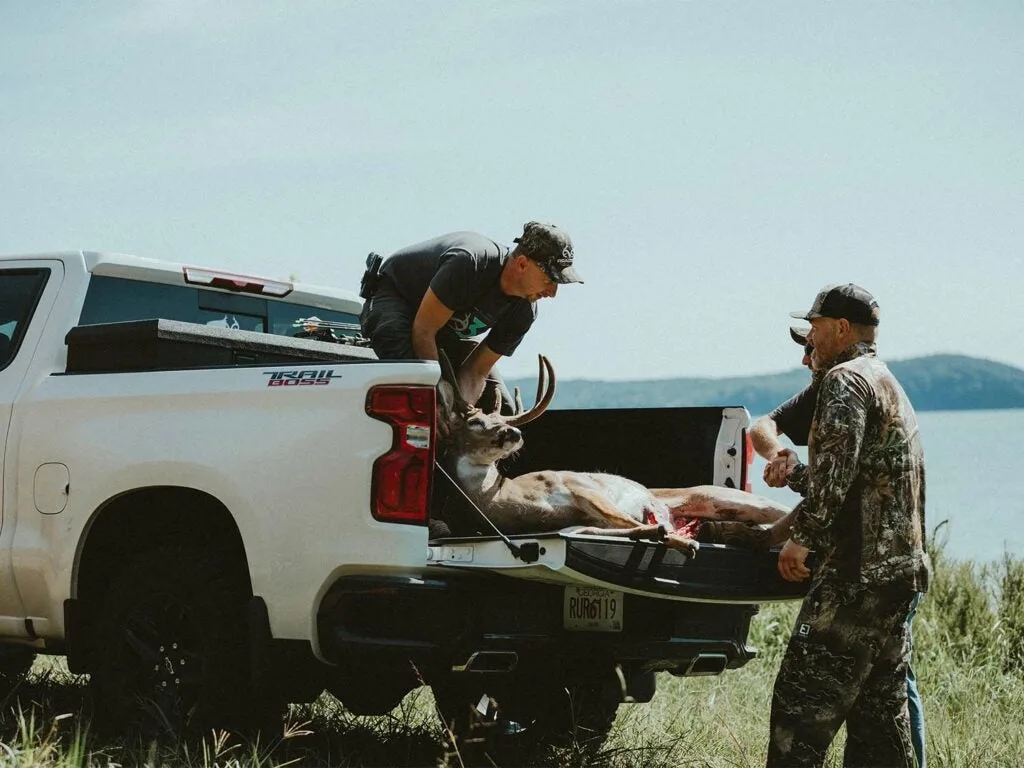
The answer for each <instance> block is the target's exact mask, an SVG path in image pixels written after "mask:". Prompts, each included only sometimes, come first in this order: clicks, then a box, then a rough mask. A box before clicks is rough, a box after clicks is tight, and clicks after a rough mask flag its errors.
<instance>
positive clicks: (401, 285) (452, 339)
mask: <svg viewBox="0 0 1024 768" xmlns="http://www.w3.org/2000/svg"><path fill="white" fill-rule="evenodd" d="M515 243H516V246H515V248H510V247H509V246H507V245H502V244H500V243H498V242H496V241H494V240H492V239H491V238H489V237H485V236H484V235H480V234H477V233H475V232H452V233H450V234H447V235H441V236H440V237H435V238H434V239H432V240H427V241H425V242H422V243H417V244H415V245H410V246H409V247H407V248H403V249H402V250H400V251H397V252H395V253H393V254H392V255H391V256H390V257H388V259H387V260H385V261H384V264H383V266H382V267H381V269H380V278H379V281H378V283H377V287H376V289H375V290H374V292H373V294H372V296H370V298H368V299H367V300H366V304H365V305H364V306H363V312H362V315H361V316H360V322H361V324H362V328H363V334H364V335H365V336H366V337H367V338H369V339H370V344H371V346H372V347H373V349H374V351H375V352H376V353H377V356H378V357H380V358H381V359H420V360H437V359H438V349H439V348H440V349H443V350H444V351H445V354H446V355H447V356H448V358H449V359H450V360H451V362H452V365H454V366H456V368H457V371H458V380H459V389H460V390H461V392H462V395H463V397H464V398H465V399H466V401H467V402H470V403H475V402H477V400H478V399H479V398H480V395H481V394H482V393H483V391H484V387H485V384H486V382H487V380H488V378H490V379H492V380H494V381H495V382H496V384H497V385H498V386H499V387H501V389H504V387H503V386H502V385H501V384H500V378H499V377H497V375H496V372H494V371H493V368H494V364H495V363H496V362H497V361H498V359H499V358H501V357H503V356H506V355H511V354H512V353H513V352H514V351H515V349H516V347H518V346H519V342H520V341H522V339H523V337H524V336H525V335H526V332H527V331H528V330H529V329H530V326H531V325H533V321H534V319H535V318H536V316H537V306H536V303H537V301H538V300H539V299H542V298H547V297H550V296H554V295H555V294H556V293H557V292H558V286H559V285H560V284H562V283H582V282H583V281H582V280H581V279H580V276H579V274H577V272H576V270H575V269H574V268H573V265H572V262H573V255H574V254H573V247H572V240H571V239H570V238H569V235H568V234H567V233H565V232H564V231H562V230H561V229H559V228H558V227H556V226H554V225H552V224H542V223H540V222H536V221H531V222H528V223H527V224H525V225H524V227H523V234H522V235H520V236H519V237H518V238H516V239H515ZM485 332H486V333H487V336H486V337H485V338H484V339H483V340H482V341H479V342H475V341H472V339H474V338H475V337H477V336H480V335H481V334H483V333H485Z"/></svg>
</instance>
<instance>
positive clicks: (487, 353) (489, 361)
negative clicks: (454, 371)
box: [458, 341, 501, 403]
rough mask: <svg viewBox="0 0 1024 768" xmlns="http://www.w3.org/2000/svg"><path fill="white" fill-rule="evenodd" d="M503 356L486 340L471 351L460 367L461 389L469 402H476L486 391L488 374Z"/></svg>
mask: <svg viewBox="0 0 1024 768" xmlns="http://www.w3.org/2000/svg"><path fill="white" fill-rule="evenodd" d="M500 358H501V355H499V354H498V353H497V352H495V351H493V350H492V349H491V348H490V347H488V346H487V342H486V341H482V342H480V343H479V344H477V345H476V348H475V349H474V350H473V351H472V352H470V353H469V357H467V358H466V361H465V362H464V363H463V364H462V367H461V368H459V376H458V378H459V391H460V392H462V396H463V397H464V398H465V399H466V402H467V403H475V402H476V401H477V400H479V399H480V395H482V394H483V393H484V386H485V385H486V382H487V374H489V373H490V372H491V368H493V367H494V364H495V363H496V362H498V360H499V359H500Z"/></svg>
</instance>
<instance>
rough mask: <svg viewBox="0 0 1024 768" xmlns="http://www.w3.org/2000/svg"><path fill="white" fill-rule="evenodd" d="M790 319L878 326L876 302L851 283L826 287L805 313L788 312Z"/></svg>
mask: <svg viewBox="0 0 1024 768" xmlns="http://www.w3.org/2000/svg"><path fill="white" fill-rule="evenodd" d="M789 316H790V317H795V318H797V319H799V320H813V319H814V318H816V317H832V318H835V319H837V320H839V319H842V320H849V321H850V322H851V323H858V324H860V325H878V302H877V301H875V297H874V296H872V295H871V294H870V293H868V291H866V290H865V289H863V288H861V287H860V286H859V285H854V284H853V283H835V284H833V285H826V286H825V287H824V288H822V289H821V290H820V291H818V295H817V296H815V298H814V304H812V305H811V308H810V309H809V310H807V311H806V312H790V314H789Z"/></svg>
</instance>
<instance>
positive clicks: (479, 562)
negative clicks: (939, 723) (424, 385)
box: [429, 531, 808, 603]
mask: <svg viewBox="0 0 1024 768" xmlns="http://www.w3.org/2000/svg"><path fill="white" fill-rule="evenodd" d="M509 538H510V539H511V540H512V541H513V543H514V544H515V545H516V546H518V547H522V548H523V549H524V552H525V553H527V555H528V556H527V557H526V560H529V559H530V558H532V557H534V556H535V557H536V560H535V561H534V562H526V561H525V560H524V559H521V558H520V557H517V556H516V555H514V554H513V553H512V552H511V551H510V549H509V547H508V546H507V545H506V544H505V542H504V541H502V540H501V539H500V538H498V537H494V536H476V537H463V538H448V539H440V540H436V541H432V542H431V546H430V549H429V561H430V564H431V565H433V566H436V567H439V568H458V569H482V570H487V571H491V572H494V573H501V574H503V575H507V576H512V577H515V578H521V579H530V580H536V581H544V582H549V583H556V584H565V585H567V586H569V585H576V586H593V587H604V588H607V589H613V590H618V591H622V592H629V593H633V594H638V595H646V596H652V595H657V596H660V597H664V598H668V599H673V600H686V601H696V602H716V603H762V602H770V601H774V600H792V599H797V598H800V597H802V596H803V595H804V593H805V592H806V591H807V587H808V582H801V583H792V582H788V581H785V580H784V579H782V577H781V576H779V573H778V570H777V567H776V566H777V562H778V550H772V551H769V552H754V551H751V550H747V549H740V548H738V547H731V546H725V545H721V544H702V545H701V547H700V551H699V552H698V553H697V555H696V557H693V558H687V557H686V556H685V555H684V554H683V553H681V552H679V551H678V550H673V549H669V548H667V547H666V546H665V545H664V544H661V543H659V542H655V541H649V540H638V541H632V540H629V539H623V538H618V537H608V536H591V535H580V534H575V533H572V532H571V531H564V532H561V533H554V534H550V535H544V536H512V537H509Z"/></svg>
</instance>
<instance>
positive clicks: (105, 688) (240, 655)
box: [91, 546, 261, 733]
mask: <svg viewBox="0 0 1024 768" xmlns="http://www.w3.org/2000/svg"><path fill="white" fill-rule="evenodd" d="M247 599H248V589H247V587H245V586H244V585H241V584H240V583H239V580H238V579H237V578H231V575H230V574H229V573H227V572H225V569H224V568H222V567H219V566H218V565H217V564H216V563H215V561H214V559H213V558H212V557H211V556H210V555H208V554H205V553H203V552H200V551H196V550H194V549H189V548H185V547H179V546H175V547H165V548H162V549H158V550H155V551H153V552H151V553H147V554H146V555H143V556H140V557H139V558H137V559H136V560H135V561H134V562H132V563H131V564H129V565H128V566H127V567H125V568H124V569H123V570H122V571H121V573H120V574H119V575H118V576H116V577H115V579H114V580H113V582H112V583H111V585H110V587H109V590H108V591H107V594H106V595H105V596H104V599H103V600H102V604H101V606H100V608H99V612H98V614H97V617H96V620H95V621H94V622H93V626H94V627H95V629H94V635H93V643H92V647H93V657H94V659H95V661H94V662H93V669H92V670H91V672H92V689H93V694H94V698H95V701H96V707H97V712H98V713H99V715H100V720H101V724H104V723H105V724H109V725H112V726H113V727H114V728H116V729H117V730H127V731H141V732H145V733H154V732H157V733H159V732H168V731H169V732H172V733H183V732H186V731H190V730H192V729H206V728H209V727H222V728H229V729H234V728H243V729H244V728H247V727H248V726H250V725H252V724H253V723H254V720H253V717H256V716H259V715H260V714H261V713H259V712H258V711H257V707H255V706H254V703H253V702H252V701H251V694H252V686H251V681H250V675H249V648H248V641H247V631H246V628H247V623H246V612H245V607H246V601H247Z"/></svg>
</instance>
